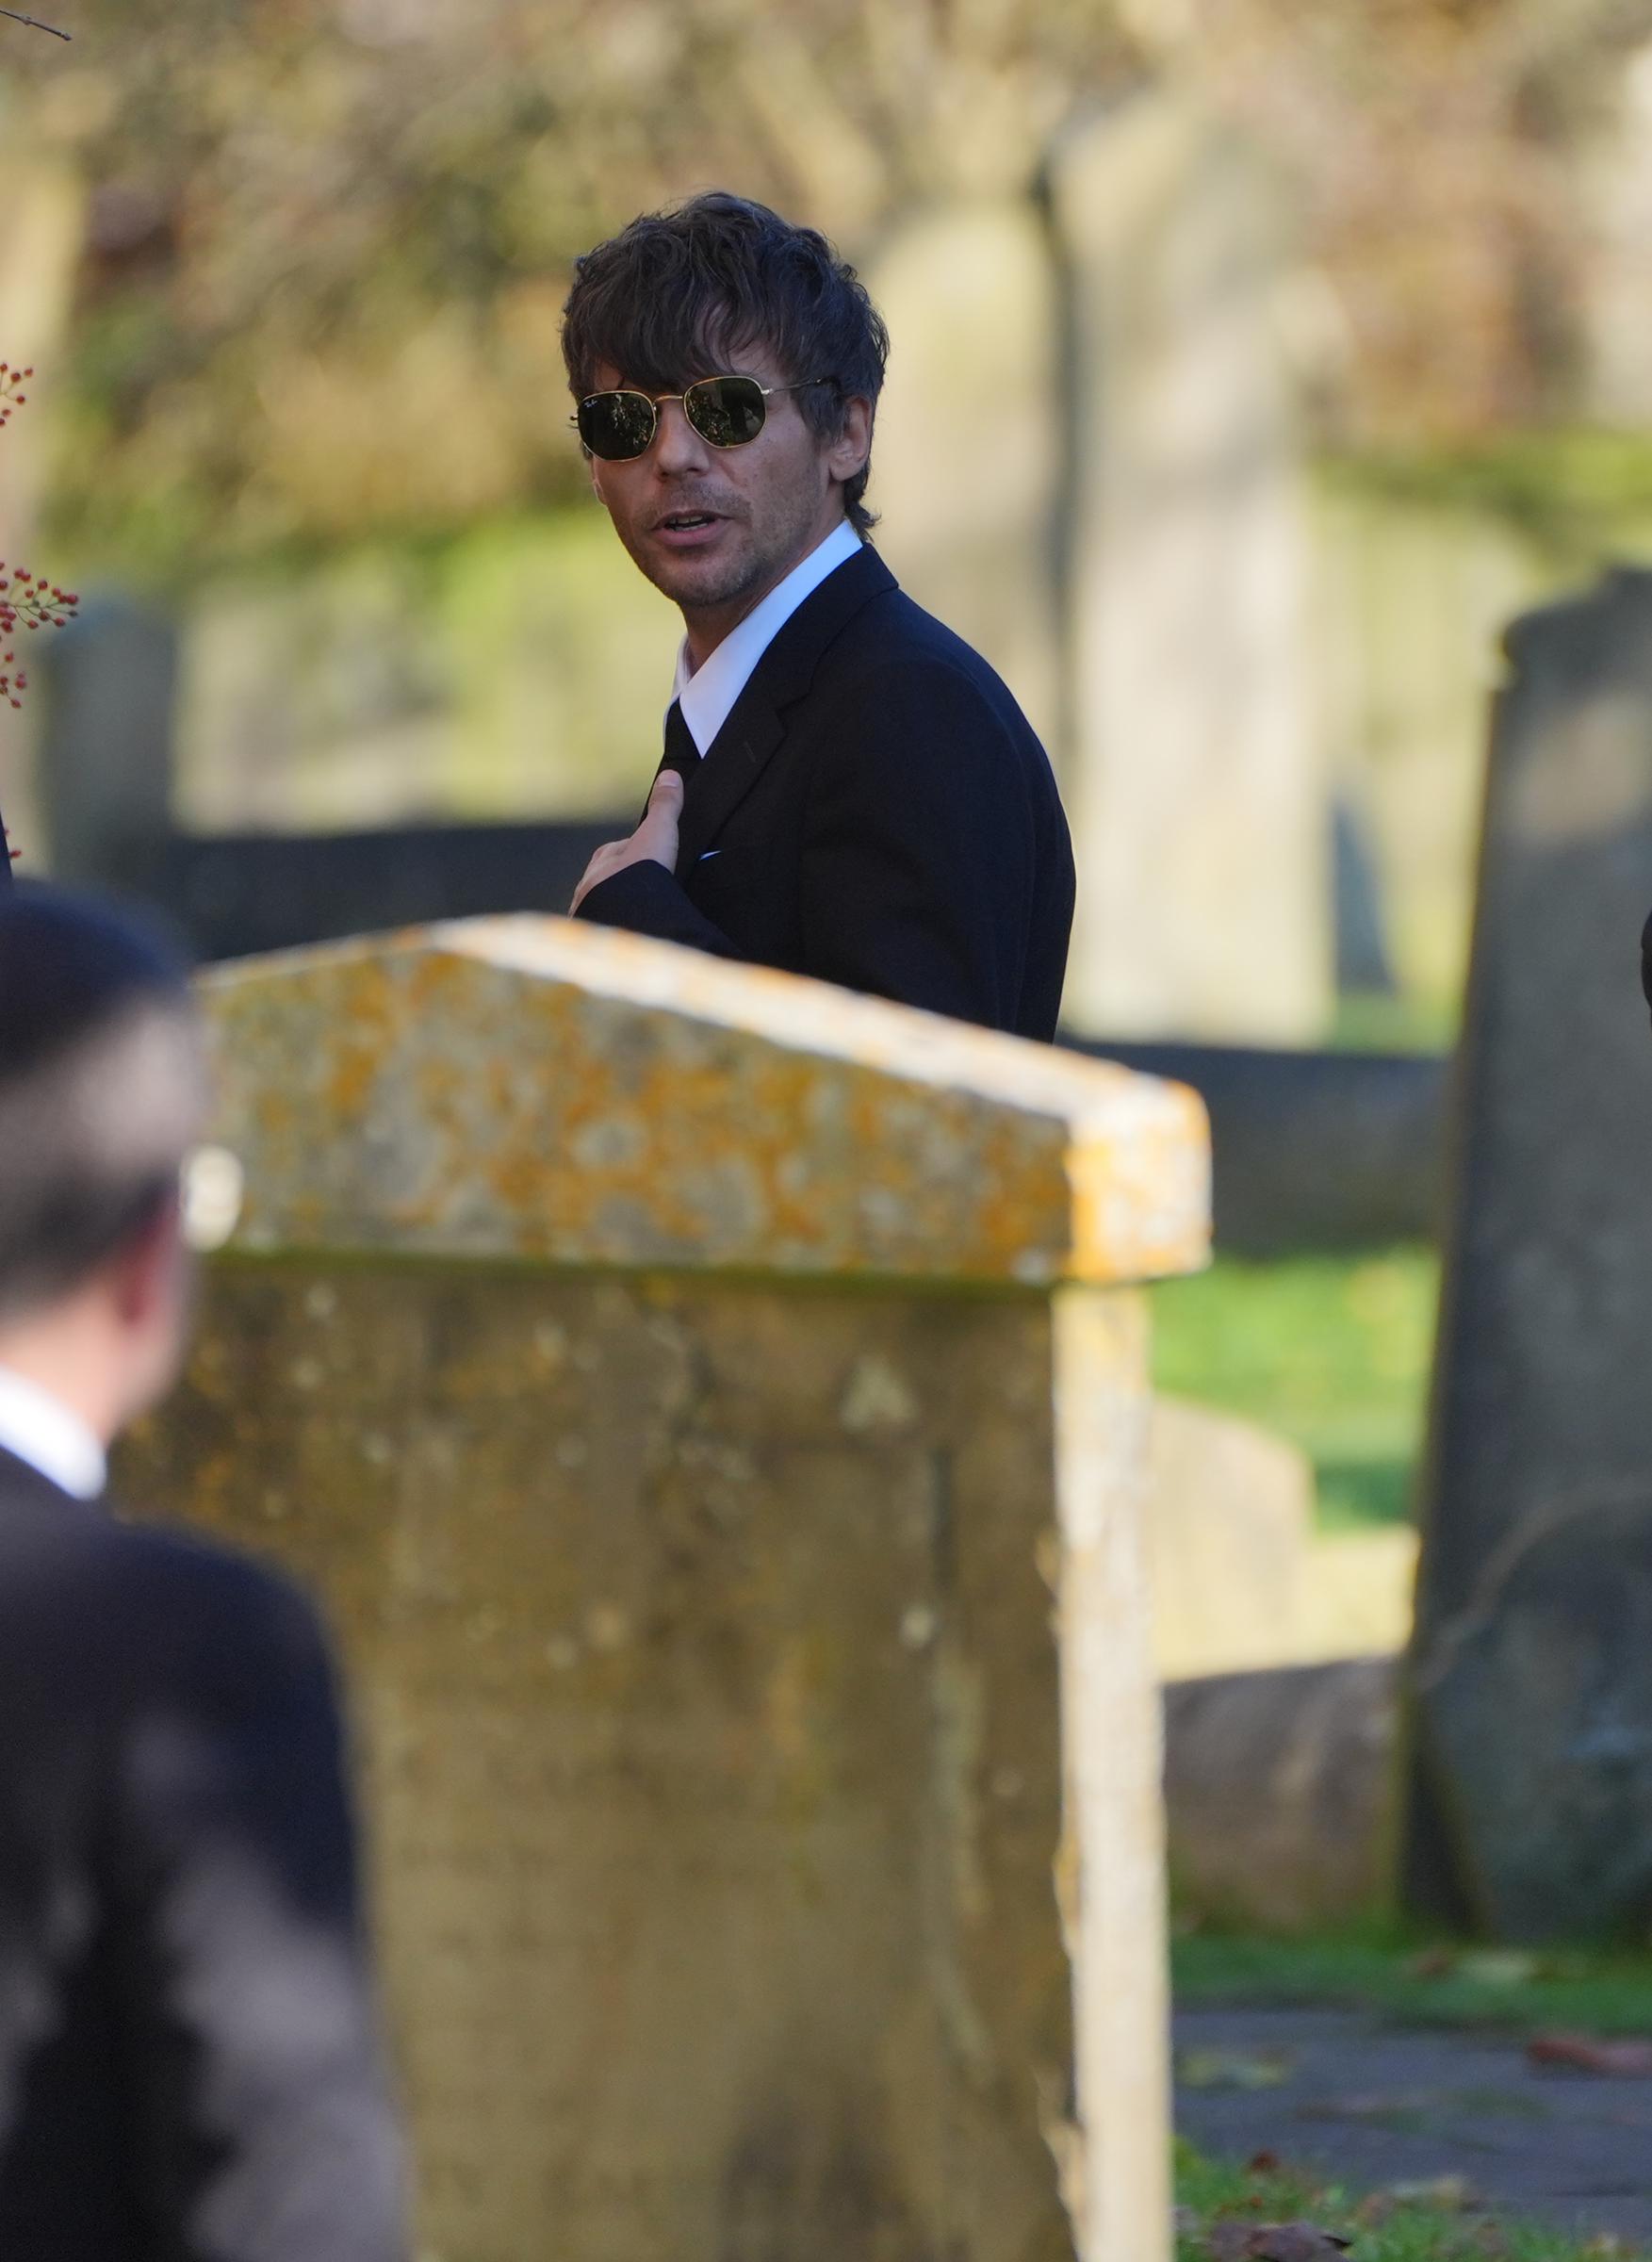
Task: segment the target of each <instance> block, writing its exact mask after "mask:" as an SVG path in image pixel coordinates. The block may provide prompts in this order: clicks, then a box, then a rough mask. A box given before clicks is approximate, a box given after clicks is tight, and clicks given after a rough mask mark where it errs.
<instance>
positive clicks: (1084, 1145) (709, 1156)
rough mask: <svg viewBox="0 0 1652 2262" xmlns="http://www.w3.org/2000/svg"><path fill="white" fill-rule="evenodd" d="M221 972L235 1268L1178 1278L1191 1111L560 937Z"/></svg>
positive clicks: (1038, 1057) (503, 939) (422, 940)
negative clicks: (434, 1264) (473, 1261)
mask: <svg viewBox="0 0 1652 2262" xmlns="http://www.w3.org/2000/svg"><path fill="white" fill-rule="evenodd" d="M263 963H264V964H265V965H267V966H268V967H270V969H271V970H272V971H271V972H270V973H267V974H264V975H249V974H247V973H245V972H242V971H227V972H225V973H221V974H216V975H211V976H209V977H208V980H207V982H206V985H205V994H206V996H207V999H208V1001H209V1004H210V1008H211V1010H212V1013H213V1017H214V1020H215V1022H216V1024H217V1026H218V1029H219V1032H220V1036H221V1046H220V1050H221V1061H222V1080H223V1095H224V1096H223V1106H222V1110H221V1129H220V1136H221V1138H222V1139H224V1141H225V1143H227V1144H228V1145H230V1146H231V1147H233V1148H235V1149H236V1151H237V1153H238V1154H239V1155H240V1156H241V1157H242V1159H243V1161H244V1163H245V1165H246V1170H247V1180H248V1188H249V1196H248V1205H247V1210H246V1214H245V1216H244V1218H243V1220H242V1224H241V1229H240V1233H239V1236H238V1242H237V1245H238V1246H240V1247H242V1248H246V1249H272V1248H276V1247H329V1248H390V1247H394V1248H397V1249H400V1250H402V1251H404V1252H407V1253H413V1252H418V1253H421V1254H429V1255H450V1256H451V1255H466V1254H471V1255H483V1254H494V1255H512V1256H519V1257H532V1258H539V1259H548V1260H551V1261H554V1262H557V1263H561V1264H633V1265H634V1264H667V1265H683V1266H689V1267H693V1268H695V1269H698V1268H702V1267H707V1266H714V1267H718V1268H721V1269H740V1268H749V1269H756V1270H764V1271H780V1272H795V1273H828V1274H829V1273H837V1274H853V1275H857V1276H865V1275H878V1276H884V1277H913V1278H923V1277H928V1278H932V1279H933V1278H944V1279H948V1280H952V1281H957V1282H981V1283H989V1282H991V1283H999V1284H1005V1283H1020V1284H1021V1285H1022V1286H1025V1287H1037V1286H1044V1285H1047V1284H1050V1283H1053V1282H1055V1281H1057V1280H1062V1279H1070V1280H1089V1281H1108V1280H1120V1279H1124V1280H1129V1279H1139V1278H1145V1277H1150V1276H1152V1275H1153V1274H1155V1273H1158V1272H1161V1271H1170V1270H1178V1269H1190V1268H1191V1267H1193V1266H1195V1265H1197V1264H1198V1263H1199V1262H1200V1261H1201V1258H1202V1254H1203V1250H1204V1246H1205V1240H1206V1236H1207V1233H1208V1201H1209V1195H1208V1173H1209V1163H1208V1154H1207V1149H1206V1142H1205V1135H1204V1118H1203V1111H1202V1107H1201V1106H1200V1104H1199V1102H1198V1101H1197V1099H1195V1098H1194V1096H1193V1095H1192V1094H1191V1093H1189V1092H1186V1091H1183V1090H1180V1089H1179V1088H1177V1087H1175V1086H1172V1085H1166V1084H1155V1083H1152V1082H1150V1081H1148V1080H1147V1079H1145V1078H1143V1077H1137V1076H1131V1075H1129V1074H1126V1073H1125V1072H1123V1071H1121V1070H1117V1069H1111V1068H1108V1067H1106V1066H1105V1065H1102V1064H1097V1063H1089V1062H1080V1061H1078V1060H1075V1059H1073V1058H1071V1057H1069V1056H1067V1055H1065V1054H1061V1053H1057V1052H1054V1051H1051V1050H1049V1049H1047V1048H1044V1047H1039V1046H1034V1045H1027V1044H1022V1043H1020V1042H1018V1041H1016V1040H1015V1039H1013V1038H1007V1037H998V1036H994V1035H991V1034H990V1033H987V1032H984V1031H981V1030H975V1029H967V1028H964V1027H962V1026H961V1025H960V1024H957V1023H953V1022H947V1021H942V1020H940V1019H939V1018H938V1017H936V1016H933V1015H929V1014H922V1013H913V1012H908V1011H905V1010H903V1009H901V1008H896V1007H893V1006H887V1005H884V1004H882V1003H880V1002H879V1001H877V1000H875V999H871V998H861V997H853V996H851V995H849V994H848V993H847V992H844V991H840V990H835V989H832V988H830V987H829V986H828V985H826V984H825V983H817V982H802V981H798V980H796V979H795V978H793V977H792V976H790V975H778V974H771V973H768V972H766V971H758V970H754V969H751V968H745V967H733V966H728V965H725V964H723V963H721V962H720V961H718V960H716V959H710V958H707V957H705V956H704V955H703V954H701V953H699V952H695V951H679V950H672V949H670V948H667V947H665V946H663V945H662V944H659V943H655V942H647V941H645V940H644V939H642V938H641V937H638V936H635V935H627V934H622V933H620V932H619V931H618V930H616V929H601V928H596V927H589V926H581V925H579V924H577V923H576V922H573V921H570V920H561V919H532V918H521V919H507V920H493V921H487V920H479V921H474V922H470V923H467V924H464V925H460V926H452V927H445V928H439V929H433V930H431V931H430V932H428V933H424V934H417V935H414V936H412V937H409V938H406V939H404V940H401V941H398V942H392V943H390V944H388V945H384V944H378V943H362V944H340V945H338V946H336V947H334V948H330V949H329V948H318V949H315V950H310V951H304V952H300V953H294V954H293V955H292V956H291V957H290V958H287V959H279V960H269V961H264V962H263Z"/></svg>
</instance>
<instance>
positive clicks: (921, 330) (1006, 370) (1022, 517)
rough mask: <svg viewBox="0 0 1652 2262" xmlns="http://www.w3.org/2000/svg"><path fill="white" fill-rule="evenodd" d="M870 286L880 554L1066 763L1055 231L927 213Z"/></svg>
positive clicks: (893, 248)
mask: <svg viewBox="0 0 1652 2262" xmlns="http://www.w3.org/2000/svg"><path fill="white" fill-rule="evenodd" d="M866 282H867V287H868V288H869V289H870V290H871V292H872V295H873V298H874V300H875V302H876V303H877V305H878V307H879V308H880V310H881V311H882V314H883V316H884V319H885V320H886V321H887V322H888V324H889V328H890V338H891V352H890V363H889V376H888V380H887V382H886V384H885V385H884V389H883V394H882V396H881V398H880V400H879V402H878V404H877V444H876V448H875V451H874V454H873V474H872V486H871V488H870V490H869V492H868V497H867V500H868V501H869V503H870V504H871V506H872V507H873V508H874V509H875V511H876V512H877V513H878V516H879V521H880V523H879V525H878V529H877V534H876V541H877V547H878V549H879V550H880V551H881V552H882V553H883V556H884V558H885V560H886V561H887V563H888V564H889V565H890V566H891V570H892V571H893V572H894V573H895V574H896V575H897V576H898V577H899V579H900V582H901V583H902V585H903V587H904V588H905V589H906V590H907V591H908V594H909V595H910V596H912V597H914V598H916V599H917V600H918V602H919V603H920V604H921V605H924V606H925V607H927V609H928V610H929V611H930V612H931V613H934V614H936V615H939V616H940V619H942V620H944V621H945V622H946V624H947V626H948V627H949V628H951V629H956V630H957V632H958V634H959V635H960V636H963V637H964V638H966V639H967V640H968V642H969V643H971V644H973V646H974V647H976V649H977V650H978V651H980V652H982V653H983V654H984V655H985V656H986V658H987V659H988V660H990V662H991V664H992V665H993V666H994V667H995V668H996V669H997V670H998V672H999V674H1000V675H1001V676H1002V677H1003V678H1004V680H1005V681H1006V683H1007V684H1008V685H1009V688H1010V690H1011V691H1012V692H1014V694H1015V696H1016V697H1017V699H1018V700H1019V701H1020V702H1021V705H1022V708H1023V709H1024V710H1025V712H1026V714H1027V717H1028V719H1029V721H1030V722H1031V723H1032V725H1033V728H1034V729H1036V730H1037V731H1038V732H1039V736H1040V737H1041V738H1042V739H1043V741H1044V744H1045V746H1046V747H1047V748H1048V749H1049V752H1050V754H1051V757H1052V759H1053V760H1054V761H1055V763H1056V766H1057V768H1059V767H1060V766H1061V764H1062V762H1063V761H1064V759H1065V747H1064V746H1063V743H1062V740H1063V731H1064V716H1063V713H1062V709H1061V673H1062V665H1061V654H1060V627H1061V611H1060V605H1059V603H1058V600H1057V597H1056V588H1055V569H1056V564H1057V559H1056V551H1055V496H1056V490H1057V488H1058V485H1059V483H1060V458H1061V449H1062V444H1063V437H1064V419H1063V412H1062V405H1061V400H1060V352H1059V341H1058V336H1057V315H1058V309H1057V301H1056V279H1055V260H1054V257H1053V255H1052V248H1051V244H1050V239H1049V233H1048V230H1047V229H1046V228H1045V227H1044V225H1043V224H1042V221H1041V220H1040V217H1039V213H1038V211H1037V209H1036V208H1035V206H1034V205H1032V204H1031V202H1030V201H1028V200H1026V199H1024V198H1023V199H1019V200H1009V199H1005V200H994V201H982V202H980V203H973V204H963V205H949V206H946V207H944V208H942V209H938V210H934V211H929V212H925V213H923V214H921V215H920V216H919V217H918V218H916V219H914V220H911V221H908V222H907V223H906V224H905V225H904V226H903V227H901V228H899V229H898V230H896V231H895V232H894V234H893V235H892V236H891V238H890V239H889V240H888V241H887V242H886V244H885V245H884V247H883V249H882V250H881V251H880V253H879V254H878V255H877V257H876V259H875V261H874V262H873V263H872V264H871V266H870V268H869V270H868V272H867V276H866Z"/></svg>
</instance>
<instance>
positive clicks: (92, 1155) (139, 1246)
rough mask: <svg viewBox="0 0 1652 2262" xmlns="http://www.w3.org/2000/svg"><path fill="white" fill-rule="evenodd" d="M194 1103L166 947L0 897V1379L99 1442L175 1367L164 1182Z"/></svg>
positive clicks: (176, 1161) (170, 1192)
mask: <svg viewBox="0 0 1652 2262" xmlns="http://www.w3.org/2000/svg"><path fill="white" fill-rule="evenodd" d="M205 1105H206V1078H205V1072H204V1052H203V1046H202V1040H201V1034H200V1030H199V1027H198V1024H197V1022H196V1018H195V1012H194V1008H193V1006H192V1004H191V1000H190V994H189V989H188V972H187V969H186V968H185V966H184V964H183V962H182V960H181V959H178V958H177V957H175V956H174V955H173V954H172V951H171V949H170V948H169V947H168V945H167V944H166V943H164V942H161V941H159V940H158V939H157V938H156V937H155V936H154V935H152V934H150V933H149V932H148V931H147V930H146V929H145V928H144V927H142V926H139V925H138V924H137V923H136V922H134V921H132V920H131V919H129V918H128V917H126V916H125V915H123V914H122V913H119V912H116V911H114V910H109V909H108V908H106V906H104V905H102V904H98V903H94V902H91V901H90V900H88V899H86V898H84V897H80V896H76V895H73V894H70V893H65V892H64V891H62V890H60V889H57V888H53V887H48V886H44V885H41V884H40V883H38V882H29V881H20V882H19V883H18V884H17V885H16V886H15V887H13V888H10V889H8V890H7V891H5V892H4V893H0V1367H7V1368H9V1369H12V1370H13V1371H14V1372H17V1373H20V1374H23V1375H25V1376H27V1378H28V1379H29V1380H30V1381H32V1382H34V1383H36V1384H37V1385H40V1387H41V1388H42V1389H45V1390H49V1391H50V1392H52V1394H53V1395H54V1396H55V1397H57V1399H59V1400H60V1401H62V1402H63V1403H65V1404H66V1405H69V1406H71V1407H73V1408H74V1411H75V1412H76V1413H78V1414H79V1415H80V1416H81V1418H83V1419H84V1420H85V1421H86V1422H87V1423H88V1425H89V1426H90V1428H91V1429H92V1430H93V1431H94V1432H95V1433H96V1434H98V1435H99V1436H100V1437H102V1438H103V1439H104V1440H105V1441H107V1440H109V1439H110V1438H112V1437H113V1436H114V1435H115V1434H117V1432H119V1431H120V1430H121V1429H122V1428H123V1427H124V1426H125V1424H126V1423H127V1422H128V1421H130V1420H131V1419H132V1418H134V1417H135V1416H136V1415H138V1414H139V1413H141V1412H142V1411H143V1410H144V1409H145V1408H146V1407H148V1406H150V1405H151V1404H153V1403H154V1402H155V1400H156V1399H157V1398H159V1397H160V1396H161V1395H162V1393H163V1392H164V1391H165V1390H166V1389H167V1388H168V1387H169V1386H170V1385H171V1384H172V1380H173V1379H174V1377H175V1375H176V1372H177V1369H178V1366H179V1363H180V1360H181V1357H182V1352H183V1347H184V1338H185V1332H186V1326H187V1321H188V1304H189V1273H190V1264H189V1258H188V1252H187V1250H186V1247H185V1241H184V1233H183V1219H182V1212H181V1196H180V1177H181V1172H182V1170H183V1166H184V1163H185V1161H186V1159H187V1157H188V1153H189V1150H190V1149H191V1147H192V1146H193V1145H194V1143H195V1141H196V1140H197V1139H199V1137H200V1135H201V1129H202V1125H203V1122H204V1113H205Z"/></svg>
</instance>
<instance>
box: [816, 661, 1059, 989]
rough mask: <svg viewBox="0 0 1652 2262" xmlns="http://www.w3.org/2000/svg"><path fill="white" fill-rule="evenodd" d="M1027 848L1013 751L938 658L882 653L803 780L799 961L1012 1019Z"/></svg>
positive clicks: (1027, 821) (1029, 883) (824, 972)
mask: <svg viewBox="0 0 1652 2262" xmlns="http://www.w3.org/2000/svg"><path fill="white" fill-rule="evenodd" d="M1034 854H1035V852H1034V839H1033V823H1032V816H1031V812H1030V810H1029V808H1028V804H1027V797H1026V792H1025V783H1024V779H1023V776H1022V764H1021V761H1020V758H1019V755H1018V751H1017V749H1016V747H1015V746H1014V744H1013V742H1012V741H1011V739H1010V736H1009V733H1008V732H1007V730H1006V728H1005V726H1004V725H1003V723H1002V722H1001V721H1000V719H999V717H998V716H997V715H996V714H995V713H994V712H993V710H992V708H991V706H990V702H989V701H988V700H987V699H986V698H985V697H984V696H983V695H982V693H981V691H980V690H979V688H978V687H977V686H976V685H975V684H974V683H973V682H972V681H971V680H970V679H969V677H968V676H966V675H965V674H964V673H963V672H962V671H961V670H960V669H957V668H955V667H952V666H949V665H948V664H946V663H944V662H940V661H934V662H926V661H917V662H912V661H901V662H893V663H891V664H889V665H888V666H887V667H885V668H883V669H881V670H879V671H878V672H877V673H876V674H875V675H874V676H873V677H872V678H871V679H870V680H863V681H861V682H860V683H859V684H857V686H856V687H855V694H854V698H853V703H852V704H851V703H850V702H849V701H848V700H847V699H843V701H842V713H840V715H839V716H838V717H837V718H836V719H835V723H833V724H832V725H831V726H830V728H829V730H828V735H827V736H826V739H825V741H824V742H823V745H822V748H821V752H820V756H819V762H818V769H817V774H816V776H815V778H814V779H813V780H812V781H811V791H810V806H809V814H808V819H807V823H806V828H805V837H804V850H803V870H802V876H801V904H802V919H803V936H804V949H805V953H806V957H807V962H808V965H809V970H810V973H811V974H814V975H819V976H820V977H821V978H822V979H823V980H825V981H829V982H839V983H842V985H843V986H844V987H845V988H846V989H850V990H864V991H869V992H872V993H873V994H875V995H876V996H880V997H889V998H894V999H896V1000H897V1001H898V1002H900V1003H901V1004H903V1005H908V1006H920V1007H923V1008H925V1009H926V1010H928V1011H930V1012H932V1013H947V1014H951V1015H953V1016H954V1017H955V1018H956V1019H957V1020H960V1021H972V1022H977V1023H980V1024H984V1025H985V1026H987V1027H989V1028H1011V1027H1013V1025H1014V1020H1015V1004H1016V1000H1017V998H1018V996H1019V995H1020V992H1021V982H1022V967H1023V964H1024V960H1025V955H1026V936H1027V932H1028V926H1029V920H1030V915H1031V905H1032V893H1033V883H1034Z"/></svg>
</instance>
